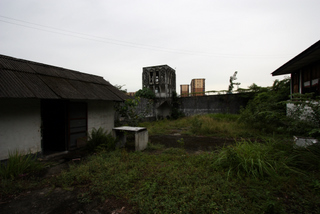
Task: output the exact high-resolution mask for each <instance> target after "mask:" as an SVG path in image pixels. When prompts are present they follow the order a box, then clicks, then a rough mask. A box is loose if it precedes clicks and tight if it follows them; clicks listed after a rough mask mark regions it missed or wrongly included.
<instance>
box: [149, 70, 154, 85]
mask: <svg viewBox="0 0 320 214" xmlns="http://www.w3.org/2000/svg"><path fill="white" fill-rule="evenodd" d="M149 83H150V84H153V72H150V73H149Z"/></svg>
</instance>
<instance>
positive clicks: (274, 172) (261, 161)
mask: <svg viewBox="0 0 320 214" xmlns="http://www.w3.org/2000/svg"><path fill="white" fill-rule="evenodd" d="M277 144H279V142H276V141H273V140H268V141H266V142H263V143H257V142H251V141H246V140H243V141H240V142H237V143H236V144H235V145H229V146H227V147H224V148H222V149H221V151H219V153H218V154H217V157H216V160H215V162H214V164H213V165H214V166H216V167H219V168H223V169H226V170H227V172H228V176H238V177H239V178H243V177H247V176H251V177H253V178H259V179H261V178H264V177H266V176H270V177H278V176H280V175H282V174H283V173H288V171H290V170H291V171H295V170H296V169H295V168H294V167H291V166H290V164H292V161H293V156H292V155H291V154H290V152H289V151H288V149H286V150H284V149H279V146H278V145H277ZM289 150H290V149H289Z"/></svg>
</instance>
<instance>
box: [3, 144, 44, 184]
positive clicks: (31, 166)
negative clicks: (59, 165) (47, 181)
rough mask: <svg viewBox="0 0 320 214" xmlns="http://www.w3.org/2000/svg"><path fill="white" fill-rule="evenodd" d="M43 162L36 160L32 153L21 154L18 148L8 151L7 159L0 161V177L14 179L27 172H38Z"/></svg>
mask: <svg viewBox="0 0 320 214" xmlns="http://www.w3.org/2000/svg"><path fill="white" fill-rule="evenodd" d="M44 167H45V166H44V164H43V163H40V162H38V161H37V158H36V156H35V155H33V154H31V153H30V154H23V153H21V152H19V151H18V150H15V151H14V152H9V159H8V160H7V162H6V163H4V164H3V163H0V177H1V178H2V179H14V178H16V177H18V176H23V175H26V174H28V173H34V172H39V171H41V170H42V169H43V168H44Z"/></svg>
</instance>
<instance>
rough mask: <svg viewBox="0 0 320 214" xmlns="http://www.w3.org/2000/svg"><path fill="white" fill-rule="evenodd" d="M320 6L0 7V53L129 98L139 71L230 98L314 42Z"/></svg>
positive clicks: (86, 3)
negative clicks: (161, 71)
mask: <svg viewBox="0 0 320 214" xmlns="http://www.w3.org/2000/svg"><path fill="white" fill-rule="evenodd" d="M319 11H320V1H319V0H259V1H258V0H223V1H222V0H219V1H218V0H114V1H113V0H0V54H4V55H8V56H12V57H16V58H22V59H27V60H31V61H36V62H41V63H45V64H50V65H55V66H59V67H64V68H68V69H72V70H77V71H81V72H85V73H90V74H95V75H99V76H103V77H104V79H106V80H108V81H110V83H111V84H113V85H115V84H117V85H125V86H124V87H123V88H124V89H127V90H128V92H133V91H137V90H139V89H141V87H142V83H141V81H142V68H143V67H146V66H155V65H163V64H167V65H169V66H170V67H172V68H173V69H175V70H176V80H177V82H176V85H177V92H178V94H179V93H180V87H179V86H180V85H181V84H190V82H191V79H194V78H205V79H206V91H209V90H226V89H228V85H229V78H230V76H232V75H233V73H234V72H235V71H238V75H237V78H238V79H237V82H240V83H241V85H240V87H241V88H247V87H248V86H249V85H251V84H252V83H256V84H257V85H260V86H271V85H272V83H273V81H274V80H275V79H276V78H278V79H283V76H280V77H279V76H278V77H272V76H271V73H272V72H273V71H274V70H275V69H277V68H278V67H280V66H281V65H283V64H284V63H285V62H287V61H288V60H290V59H291V58H293V57H294V56H296V55H297V54H299V53H300V52H302V51H303V50H305V49H306V48H308V47H309V46H311V45H312V44H314V43H315V42H317V41H318V40H319V39H320V12H319Z"/></svg>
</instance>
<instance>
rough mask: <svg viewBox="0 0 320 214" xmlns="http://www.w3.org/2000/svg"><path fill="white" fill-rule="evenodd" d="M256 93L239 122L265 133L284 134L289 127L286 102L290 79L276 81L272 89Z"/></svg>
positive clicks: (241, 113)
mask: <svg viewBox="0 0 320 214" xmlns="http://www.w3.org/2000/svg"><path fill="white" fill-rule="evenodd" d="M254 86H255V87H257V86H256V85H254ZM255 91H257V92H256V95H255V97H254V98H253V99H252V100H250V101H249V102H248V104H247V106H246V108H244V109H241V110H240V117H239V122H241V123H245V124H246V125H248V126H250V127H252V128H256V129H260V130H263V131H265V132H277V133H282V132H284V131H285V130H286V128H287V125H288V123H287V117H286V103H285V101H287V100H288V99H289V94H290V79H284V80H281V81H279V80H275V81H274V83H273V86H272V87H269V88H261V89H260V90H258V89H255Z"/></svg>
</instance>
